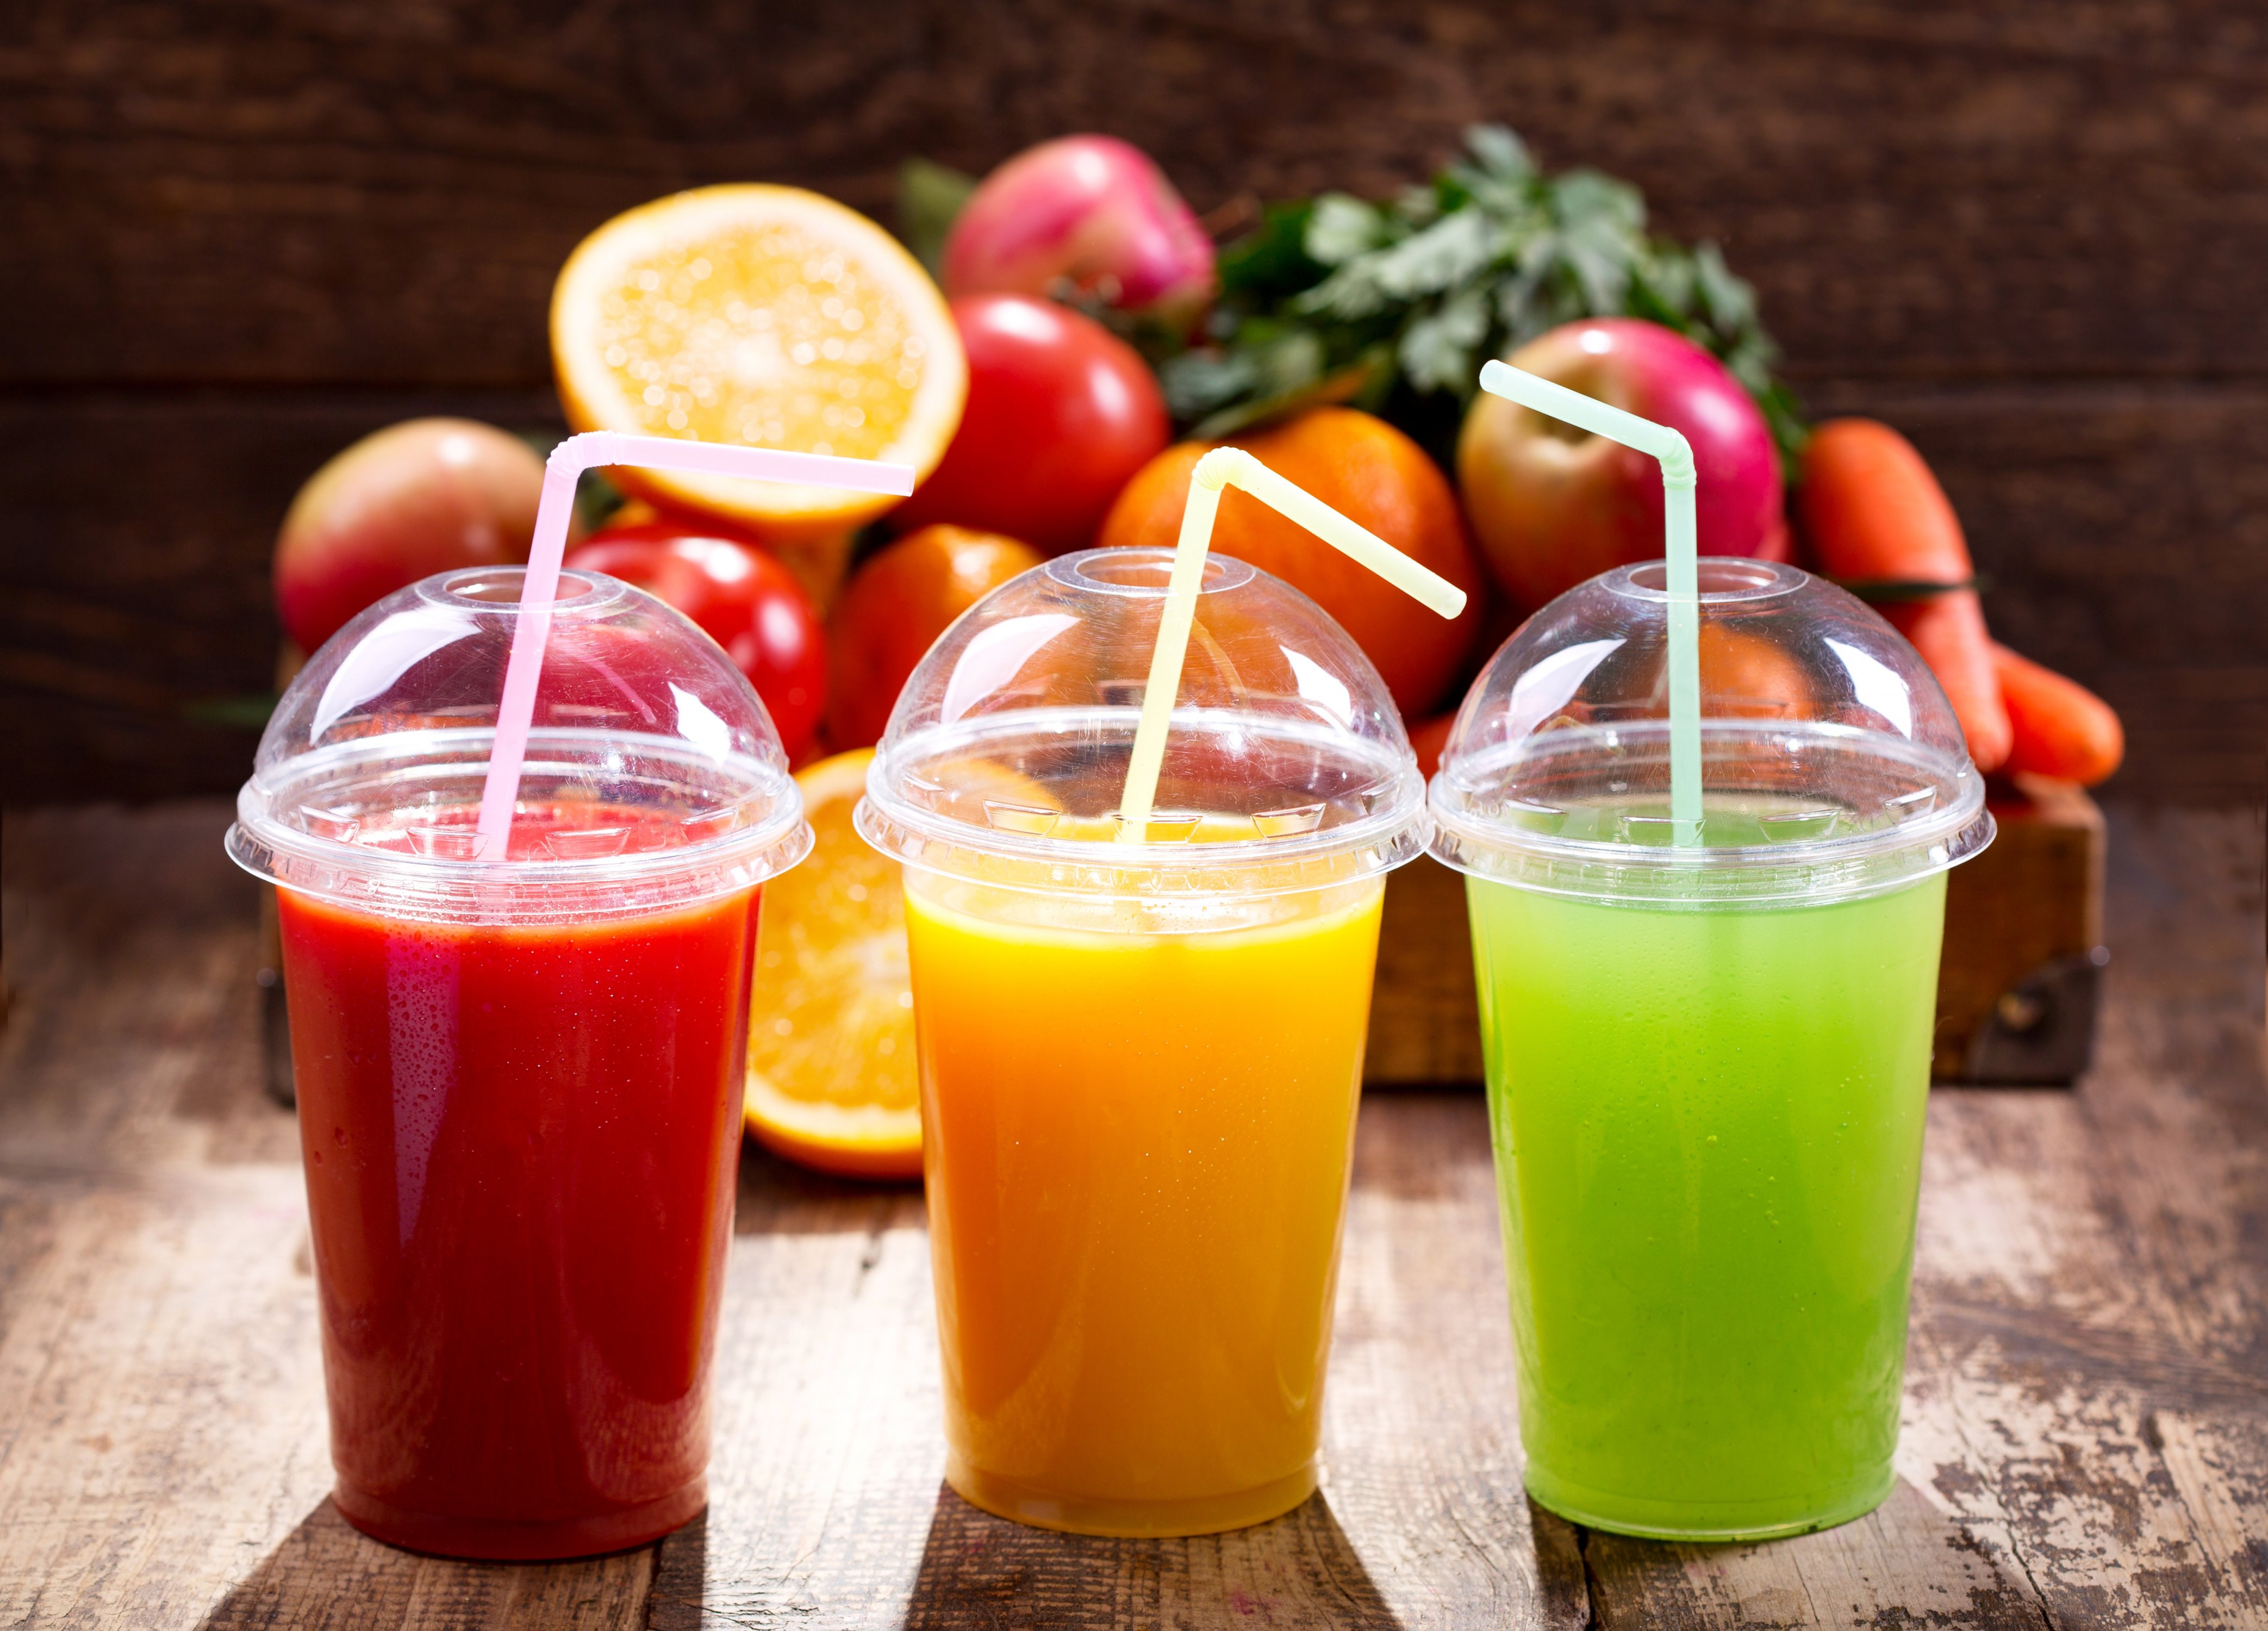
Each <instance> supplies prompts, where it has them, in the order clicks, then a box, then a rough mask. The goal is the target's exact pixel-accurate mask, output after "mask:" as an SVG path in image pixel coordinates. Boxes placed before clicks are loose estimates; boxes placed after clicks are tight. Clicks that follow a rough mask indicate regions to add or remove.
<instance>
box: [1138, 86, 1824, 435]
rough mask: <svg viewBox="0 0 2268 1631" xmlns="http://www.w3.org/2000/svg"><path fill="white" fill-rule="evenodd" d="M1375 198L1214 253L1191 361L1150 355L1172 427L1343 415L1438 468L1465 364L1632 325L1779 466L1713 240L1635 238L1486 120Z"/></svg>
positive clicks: (1310, 205) (1469, 378)
mask: <svg viewBox="0 0 2268 1631" xmlns="http://www.w3.org/2000/svg"><path fill="white" fill-rule="evenodd" d="M1465 142H1466V147H1467V150H1468V156H1467V157H1466V158H1464V159H1460V160H1458V161H1457V162H1455V163H1453V164H1451V165H1450V166H1448V167H1447V169H1445V170H1443V171H1442V172H1441V173H1440V174H1439V175H1437V176H1435V177H1434V178H1433V181H1432V183H1431V184H1430V185H1428V186H1423V187H1413V188H1410V189H1408V190H1407V191H1405V192H1404V193H1403V195H1402V196H1400V197H1398V198H1396V199H1394V200H1393V201H1392V202H1390V203H1366V202H1365V201H1364V200H1362V199H1359V198H1355V197H1351V196H1348V195H1347V194H1344V193H1326V194H1324V195H1322V196H1321V197H1319V198H1315V199H1312V200H1308V201H1305V202H1300V203H1285V204H1277V205H1272V206H1270V208H1269V209H1267V210H1265V211H1264V213H1263V217H1262V220H1261V223H1260V225H1259V226H1258V227H1256V229H1255V230H1254V231H1252V232H1250V233H1248V234H1247V235H1246V236H1245V237H1243V238H1241V239H1239V240H1236V241H1235V242H1233V243H1232V244H1230V245H1228V246H1227V247H1226V248H1225V249H1224V250H1223V251H1222V253H1221V257H1220V284H1221V291H1220V299H1219V304H1218V305H1217V306H1215V308H1214V310H1213V313H1212V315H1211V318H1210V319H1209V320H1208V321H1207V324H1206V328H1205V333H1204V337H1203V339H1202V340H1201V342H1200V343H1198V344H1197V346H1196V347H1194V348H1192V349H1189V350H1184V351H1179V352H1178V353H1177V354H1175V355H1172V356H1167V357H1165V358H1161V359H1160V362H1159V366H1158V371H1159V376H1160V380H1162V381H1163V383H1164V387H1165V392H1166V400H1167V405H1168V406H1169V407H1170V408H1171V410H1173V413H1174V417H1175V419H1176V421H1178V422H1179V423H1181V424H1182V425H1184V426H1185V427H1187V428H1188V429H1189V432H1190V433H1191V434H1193V435H1196V436H1199V437H1206V438H1211V437H1219V436H1226V435H1228V434H1230V433H1231V432H1235V431H1239V430H1242V429H1246V428H1248V427H1249V426H1251V425H1254V424H1260V423H1262V422H1263V421H1266V420H1270V419H1274V418H1278V417H1282V416H1284V415H1286V414H1289V413H1292V412H1294V411H1296V410H1299V409H1301V408H1305V407H1308V406H1311V405H1313V404H1314V403H1317V402H1351V403H1353V404H1355V405H1356V406H1359V407H1362V408H1366V409H1368V410H1371V411H1373V412H1375V413H1379V414H1381V415H1382V416H1383V417H1386V418H1388V419H1389V420H1391V421H1393V422H1394V423H1395V424H1399V425H1401V427H1402V428H1403V430H1405V431H1408V432H1410V433H1411V434H1412V435H1413V436H1415V437H1416V438H1417V439H1418V441H1420V442H1421V443H1423V444H1425V446H1427V447H1429V448H1430V449H1432V451H1433V452H1434V453H1435V454H1436V455H1437V456H1441V457H1443V458H1444V459H1445V460H1446V456H1447V454H1448V452H1449V450H1450V448H1451V447H1452V446H1454V442H1455V439H1456V427H1457V424H1458V422H1459V420H1460V419H1461V418H1462V415H1463V410H1464V406H1465V403H1466V402H1468V401H1469V400H1470V398H1471V396H1472V394H1473V391H1474V389H1475V388H1476V379H1477V376H1478V374H1479V372H1480V365H1481V364H1482V363H1483V362H1484V361H1486V360H1487V359H1488V358H1491V357H1499V356H1502V355H1504V354H1506V352H1508V351H1511V350H1513V348H1514V347H1516V346H1519V345H1522V344H1525V343H1527V342H1528V341H1529V340H1531V339H1534V338H1535V336H1538V335H1541V334H1543V332H1545V331H1546V330H1547V329H1550V328H1557V326H1558V325H1560V324H1561V323H1565V322H1569V321H1573V320H1575V319H1577V318H1582V317H1608V316H1630V317H1643V318H1646V319H1649V320H1651V321H1654V322H1658V323H1661V324H1664V325H1666V326H1667V327H1668V328H1675V330H1677V331H1678V332H1679V333H1680V334H1683V335H1684V336H1687V337H1688V338H1690V339H1691V340H1693V341H1695V342H1697V343H1699V344H1700V345H1702V346H1704V347H1705V348H1706V349H1707V350H1709V351H1712V352H1713V353H1714V354H1715V355H1716V356H1717V357H1719V358H1721V359H1723V361H1724V363H1725V365H1726V366H1727V369H1728V370H1729V371H1730V372H1731V373H1732V374H1733V376H1734V378H1735V379H1737V380H1740V382H1741V383H1742V385H1743V386H1745V387H1747V388H1748V390H1749V395H1752V396H1753V397H1755V398H1756V404H1757V406H1758V407H1759V408H1761V409H1762V410H1764V417H1765V419H1766V420H1767V422H1768V423H1769V424H1771V428H1772V432H1773V434H1774V436H1775V437H1776V438H1777V439H1778V441H1779V444H1780V446H1781V448H1782V450H1783V452H1784V453H1786V454H1793V453H1794V452H1795V451H1796V450H1797V449H1798V448H1800V446H1801V441H1802V438H1803V423H1802V419H1801V417H1800V414H1799V412H1798V410H1797V408H1796V405H1795V402H1794V401H1793V398H1792V397H1791V396H1790V395H1788V393H1787V391H1786V388H1785V387H1783V386H1781V385H1780V384H1779V383H1778V380H1775V379H1774V378H1773V376H1772V372H1771V365H1772V362H1773V360H1774V358H1776V356H1777V355H1778V353H1777V351H1776V349H1775V348H1774V346H1773V345H1772V343H1771V336H1768V335H1767V334H1765V332H1764V327H1763V325H1762V324H1761V323H1759V322H1758V321H1757V320H1756V292H1755V291H1754V290H1752V289H1751V288H1750V287H1749V285H1748V284H1746V283H1744V282H1742V280H1741V279H1740V278H1738V277H1734V276H1733V274H1732V273H1731V271H1729V270H1728V269H1727V268H1726V265H1725V261H1724V257H1723V256H1722V255H1719V253H1718V250H1717V247H1716V246H1715V245H1713V244H1703V245H1701V246H1700V247H1697V248H1693V249H1688V248H1685V247H1682V246H1680V245H1678V244H1675V243H1672V242H1670V241H1668V240H1665V239H1661V238H1653V237H1649V236H1648V235H1647V233H1646V200H1645V198H1644V197H1643V196H1641V195H1640V194H1639V192H1638V189H1637V188H1634V187H1631V185H1629V184H1628V183H1627V182H1624V181H1616V180H1615V179H1614V178H1612V177H1611V176H1607V175H1602V174H1601V173H1598V172H1597V171H1595V170H1584V169H1577V170H1568V171H1565V172H1563V173H1560V174H1558V175H1553V176H1547V175H1545V174H1543V173H1542V172H1541V171H1540V170H1538V169H1537V168H1536V166H1535V161H1534V160H1533V159H1530V158H1529V156H1528V149H1527V148H1526V146H1525V145H1524V144H1522V143H1521V140H1520V138H1519V137H1517V136H1515V135H1513V133H1512V132H1511V131H1510V130H1508V129H1505V128H1504V127H1503V126H1501V125H1476V126H1474V127H1473V128H1472V129H1469V130H1468V131H1467V132H1466V133H1465Z"/></svg>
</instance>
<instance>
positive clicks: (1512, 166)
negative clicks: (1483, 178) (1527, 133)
mask: <svg viewBox="0 0 2268 1631" xmlns="http://www.w3.org/2000/svg"><path fill="white" fill-rule="evenodd" d="M1465 146H1466V147H1467V148H1468V149H1469V150H1470V151H1471V152H1472V155H1473V157H1474V158H1475V159H1478V160H1479V161H1480V166H1481V168H1482V169H1484V170H1485V171H1487V172H1488V173H1490V174H1491V175H1493V176H1495V177H1497V178H1498V179H1499V180H1500V181H1526V180H1528V177H1530V176H1532V175H1534V174H1535V160H1534V159H1530V158H1529V157H1528V144H1527V143H1525V142H1523V141H1521V139H1520V138H1519V137H1517V136H1515V135H1513V133H1512V131H1511V130H1510V129H1507V128H1506V126H1503V125H1500V124H1476V125H1467V126H1466V127H1465Z"/></svg>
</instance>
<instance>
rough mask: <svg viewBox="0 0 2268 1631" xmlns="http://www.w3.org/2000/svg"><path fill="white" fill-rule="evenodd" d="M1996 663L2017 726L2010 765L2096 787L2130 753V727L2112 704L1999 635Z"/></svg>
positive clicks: (1994, 648)
mask: <svg viewBox="0 0 2268 1631" xmlns="http://www.w3.org/2000/svg"><path fill="white" fill-rule="evenodd" d="M1992 667H1993V668H1994V669H1995V671H1997V672H1998V673H1999V676H2000V696H2001V697H2002V699H2003V700H2004V701H2006V702H2007V705H2008V723H2009V724H2010V725H2012V726H2013V727H2014V728H2015V742H2014V746H2013V747H2012V748H2011V749H2009V752H2008V768H2009V769H2010V770H2012V771H2031V772H2033V773H2034V774H2035V775H2039V776H2053V777H2055V778H2057V779H2059V780H2062V781H2075V782H2078V783H2079V784H2080V786H2087V787H2091V786H2094V785H2095V783H2096V782H2098V781H2101V780H2102V779H2103V778H2104V777H2106V776H2108V775H2110V772H2111V771H2115V770H2117V768H2118V761H2119V760H2121V759H2122V758H2124V757H2125V756H2126V732H2125V730H2124V727H2122V726H2120V724H2119V723H2118V716H2117V714H2116V713H2114V712H2111V708H2110V704H2109V703H2107V702H2105V701H2103V700H2102V697H2098V696H2096V695H2095V693H2094V692H2093V691H2091V690H2088V689H2087V687H2086V686H2084V685H2081V684H2080V683H2079V682H2078V681H2077V680H2067V679H2066V678H2064V676H2063V675H2060V674H2058V673H2057V672H2056V671H2055V670H2054V669H2052V668H2042V667H2041V666H2040V665H2039V664H2038V663H2036V662H2034V661H2032V660H2031V659H2030V658H2029V657H2020V656H2018V655H2017V654H2016V653H2014V652H2012V651H2010V650H2009V649H2008V648H2007V646H2003V645H2001V644H2000V643H1999V641H1997V640H1996V641H1994V642H1993V644H1992Z"/></svg>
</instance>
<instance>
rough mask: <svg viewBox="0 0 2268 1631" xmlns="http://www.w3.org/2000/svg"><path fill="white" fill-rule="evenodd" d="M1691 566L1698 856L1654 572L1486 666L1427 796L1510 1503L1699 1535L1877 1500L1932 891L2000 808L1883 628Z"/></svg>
mask: <svg viewBox="0 0 2268 1631" xmlns="http://www.w3.org/2000/svg"><path fill="white" fill-rule="evenodd" d="M1699 573H1700V579H1699V581H1700V590H1701V597H1700V608H1699V614H1700V627H1699V644H1698V655H1699V662H1700V678H1701V693H1702V708H1701V713H1702V748H1703V785H1704V788H1705V801H1704V810H1705V817H1704V825H1703V843H1702V844H1701V845H1699V846H1697V847H1694V846H1687V847H1676V846H1675V845H1674V844H1673V830H1672V824H1671V822H1670V820H1669V794H1668V775H1669V771H1668V760H1669V751H1668V719H1667V714H1668V706H1667V701H1666V693H1667V686H1666V683H1665V681H1664V657H1665V645H1666V634H1665V631H1666V624H1667V617H1666V610H1667V605H1668V596H1667V594H1665V592H1664V587H1663V585H1664V569H1663V567H1662V565H1661V564H1660V563H1658V562H1657V563H1653V564H1651V565H1643V566H1634V567H1625V568H1623V569H1621V570H1618V571H1616V572H1608V573H1606V574H1604V575H1602V576H1601V577H1598V578H1594V579H1591V580H1590V581H1589V582H1587V583H1585V584H1583V585H1581V586H1580V587H1577V588H1575V589H1572V590H1571V591H1569V592H1568V593H1567V594H1564V595H1562V596H1560V598H1559V599H1557V600H1556V601H1552V602H1551V604H1550V605H1549V606H1547V607H1545V608H1544V609H1543V610H1542V611H1540V612H1538V613H1536V614H1535V616H1533V617H1531V618H1530V619H1529V620H1528V622H1527V623H1526V624H1524V625H1522V626H1521V629H1520V630H1519V631H1518V632H1516V633H1515V634H1514V635H1513V638H1511V639H1510V640H1509V641H1507V642H1506V645H1505V646H1504V647H1503V649H1502V650H1500V651H1499V652H1498V653H1497V654H1496V656H1495V657H1494V658H1493V659H1491V661H1490V663H1489V665H1488V667H1487V668H1485V669H1484V671H1483V673H1482V675H1481V677H1480V679H1479V681H1478V682H1477V683H1476V684H1475V686H1474V688H1473V690H1472V691H1471V693H1470V695H1469V697H1468V698H1467V700H1466V703H1465V705H1464V707H1463V709H1462V712H1460V713H1459V715H1458V717H1457V721H1456V724H1455V726H1454V729H1453V730H1452V732H1451V734H1450V738H1449V741H1448V743H1447V748H1446V749H1445V750H1444V753H1443V756H1442V764H1441V770H1440V774H1439V775H1438V776H1437V777H1436V778H1435V779H1434V782H1433V786H1432V799H1431V803H1432V812H1433V817H1434V822H1435V836H1434V838H1433V841H1432V850H1433V852H1434V853H1435V854H1436V855H1437V856H1438V857H1440V859H1441V860H1443V861H1445V862H1447V864H1448V865H1450V866H1453V867H1458V868H1460V869H1461V870H1462V871H1463V872H1465V873H1466V874H1467V875H1468V892H1469V903H1470V906H1471V912H1472V927H1473V944H1474V950H1475V956H1476V972H1477V976H1478V980H1479V991H1480V1003H1481V1022H1482V1029H1483V1033H1484V1044H1485V1048H1486V1059H1487V1069H1488V1090H1489V1108H1490V1118H1491V1127H1492V1130H1493V1134H1494V1139H1495V1144H1496V1161H1497V1176H1498V1182H1499V1187H1500V1190H1501V1193H1502V1197H1503V1208H1504V1210H1503V1221H1504V1236H1505V1255H1506V1260H1507V1263H1508V1265H1509V1268H1510V1273H1511V1281H1512V1310H1513V1335H1514V1338H1515V1340H1516V1344H1517V1347H1518V1358H1519V1375H1520V1410H1521V1438H1522V1441H1523V1443H1524V1446H1525V1449H1526V1451H1527V1457H1528V1472H1527V1479H1528V1489H1529V1491H1530V1492H1531V1493H1532V1494H1534V1495H1535V1498H1536V1499H1537V1500H1538V1501H1539V1502H1543V1504H1544V1505H1545V1506H1548V1507H1550V1508H1551V1509H1553V1510H1554V1511H1557V1512H1559V1513H1561V1514H1563V1515H1565V1517H1570V1518H1572V1519H1574V1520H1576V1521H1578V1522H1580V1523H1584V1524H1592V1525H1594V1526H1596V1527H1598V1528H1602V1529H1609V1530H1615V1531H1621V1532H1624V1533H1628V1534H1639V1535H1655V1536H1668V1537H1675V1538H1679V1539H1733V1538H1749V1537H1756V1536H1763V1535H1773V1534H1783V1533H1793V1532H1798V1531H1804V1530H1808V1529H1817V1528H1823V1527H1825V1526H1826V1525H1828V1524H1836V1523H1840V1522H1842V1521H1843V1520H1845V1519H1847V1518H1851V1517H1857V1516H1858V1515H1859V1514H1860V1513H1862V1512H1865V1511H1867V1510H1868V1509H1871V1508H1873V1507H1874V1506H1875V1505H1876V1504H1877V1503H1879V1502H1881V1499H1882V1498H1883V1497H1884V1496H1885V1495H1886V1494H1888V1493H1889V1489H1890V1487H1891V1482H1892V1476H1893V1475H1892V1473H1891V1470H1890V1455H1891V1451H1892V1450H1893V1449H1894V1448H1895V1446H1896V1441H1897V1429H1898V1391H1899V1382H1900V1376H1901V1371H1902V1368H1903V1364H1904V1352H1905V1321H1906V1292H1907V1282H1908V1278H1909V1274H1910V1271H1911V1264H1912V1255H1913V1224H1914V1205H1915V1197H1916V1193H1917V1190H1918V1181H1919V1172H1920V1162H1921V1143H1922V1121H1923V1111H1924V1108H1925V1105H1926V1101H1927V1096H1928V1089H1929V1057H1930V1039H1931V1031H1932V1021H1933V1013H1934V1007H1935V998H1936V991H1937V963H1938V951H1939V946H1940V940H1941V937H1942V934H1943V927H1944V911H1945V874H1946V872H1947V870H1948V868H1950V867H1953V866H1954V865H1955V864H1956V863H1957V862H1959V861H1961V860H1965V859H1966V858H1968V857H1969V856H1970V855H1973V854H1975V853H1976V852H1977V851H1978V850H1980V849H1982V848H1983V847H1984V846H1985V845H1986V844H1987V843H1988V842H1990V841H1991V838H1992V817H1991V816H1988V815H1987V814H1985V801H1984V787H1983V785H1982V781H1981V779H1980V778H1979V777H1978V775H1977V771H1976V770H1975V769H1974V767H1973V766H1971V765H1970V762H1969V756H1968V753H1967V750H1966V749H1965V748H1964V746H1963V744H1962V735H1961V729H1960V727H1959V725H1958V724H1957V723H1956V722H1955V720H1954V716H1953V712H1952V710H1951V708H1950V707H1949V706H1948V705H1947V703H1946V700H1945V697H1944V694H1943V693H1942V692H1941V691H1940V690H1939V689H1938V686H1937V683H1936V681H1935V680H1934V679H1933V678H1932V677H1931V675H1930V674H1929V670H1928V669H1927V668H1926V666H1924V664H1923V662H1922V661H1921V659H1920V658H1919V657H1918V655H1917V654H1916V653H1915V652H1914V651H1913V649H1912V647H1911V646H1908V645H1907V644H1906V643H1905V642H1904V640H1903V639H1901V638H1899V637H1898V635H1897V634H1896V631H1893V630H1892V629H1891V628H1890V626H1889V624H1887V623H1885V622H1883V621H1882V619H1881V617H1879V616H1876V615H1875V614H1874V613H1873V612H1872V611H1870V610H1868V609H1867V608H1866V607H1865V606H1863V605H1861V604H1860V603H1859V601H1856V600H1854V599H1853V598H1852V597H1851V596H1850V595H1849V594H1845V593H1844V592H1843V591H1842V590H1840V589H1838V588H1836V587H1833V586H1832V585H1830V584H1828V583H1826V582H1824V581H1823V580H1821V579H1816V578H1813V577H1811V576H1809V575H1808V574H1807V573H1805V572H1800V571H1798V570H1796V569H1795V568H1793V567H1792V566H1781V565H1771V564H1769V563H1765V562H1759V561H1749V560H1717V559H1705V560H1703V561H1702V562H1701V563H1700V564H1699Z"/></svg>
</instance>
